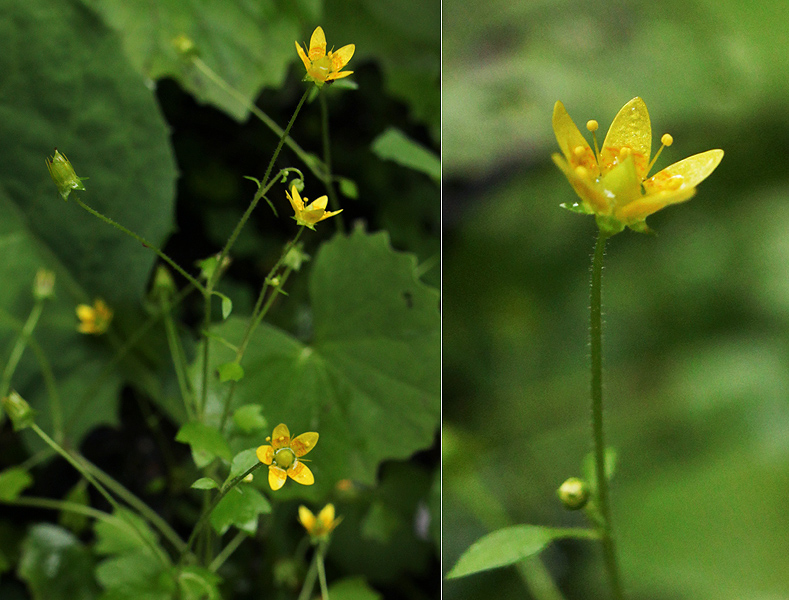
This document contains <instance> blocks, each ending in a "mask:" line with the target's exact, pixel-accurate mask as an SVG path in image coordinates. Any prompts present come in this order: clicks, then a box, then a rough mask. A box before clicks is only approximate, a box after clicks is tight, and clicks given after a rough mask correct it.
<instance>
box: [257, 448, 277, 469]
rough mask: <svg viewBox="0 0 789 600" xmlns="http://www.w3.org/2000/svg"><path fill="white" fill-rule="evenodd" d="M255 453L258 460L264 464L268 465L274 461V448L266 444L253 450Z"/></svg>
mask: <svg viewBox="0 0 789 600" xmlns="http://www.w3.org/2000/svg"><path fill="white" fill-rule="evenodd" d="M255 454H256V455H257V457H258V460H259V461H260V462H262V463H263V464H264V465H270V464H271V463H272V462H274V448H272V447H271V446H269V445H268V444H266V445H265V446H259V447H258V449H257V450H255Z"/></svg>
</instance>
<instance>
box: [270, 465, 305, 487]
mask: <svg viewBox="0 0 789 600" xmlns="http://www.w3.org/2000/svg"><path fill="white" fill-rule="evenodd" d="M288 475H290V478H291V479H292V480H293V481H295V482H296V483H300V484H301V485H312V484H313V483H315V476H314V475H313V474H312V471H310V469H309V467H308V466H307V465H305V464H304V463H303V462H297V463H296V464H295V465H294V466H292V467H291V468H289V469H288ZM270 479H271V478H270V477H269V481H270ZM280 487H282V486H280Z"/></svg>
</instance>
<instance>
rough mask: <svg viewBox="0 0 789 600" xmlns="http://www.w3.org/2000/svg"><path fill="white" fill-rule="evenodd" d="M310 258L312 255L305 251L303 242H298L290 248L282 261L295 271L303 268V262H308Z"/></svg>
mask: <svg viewBox="0 0 789 600" xmlns="http://www.w3.org/2000/svg"><path fill="white" fill-rule="evenodd" d="M309 259H310V255H309V254H307V253H306V252H304V250H303V249H302V245H301V244H297V245H295V246H292V247H291V248H290V250H288V252H287V254H285V258H284V259H283V260H282V262H283V263H284V265H285V266H286V267H290V268H291V269H293V270H294V271H298V270H299V269H301V265H302V263H304V262H307V261H308V260H309Z"/></svg>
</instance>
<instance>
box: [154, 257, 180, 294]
mask: <svg viewBox="0 0 789 600" xmlns="http://www.w3.org/2000/svg"><path fill="white" fill-rule="evenodd" d="M175 292H176V288H175V281H173V276H172V275H171V274H170V271H169V269H168V268H167V267H165V266H164V265H159V266H158V267H156V273H154V276H153V285H152V286H151V296H152V297H153V298H171V297H172V296H173V295H175Z"/></svg>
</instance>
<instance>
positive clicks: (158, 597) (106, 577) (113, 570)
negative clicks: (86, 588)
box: [96, 551, 175, 600]
mask: <svg viewBox="0 0 789 600" xmlns="http://www.w3.org/2000/svg"><path fill="white" fill-rule="evenodd" d="M96 579H98V580H99V583H101V585H102V586H103V587H104V588H105V591H104V594H103V595H102V596H101V600H139V599H141V598H144V599H145V600H172V598H173V596H174V592H175V583H174V581H173V579H172V578H171V577H170V573H169V572H168V571H167V570H166V569H165V568H164V565H162V563H161V561H159V560H158V559H157V558H156V557H154V556H153V555H151V553H150V552H147V553H146V552H143V551H139V552H132V553H127V554H121V555H120V556H114V557H112V558H108V559H107V560H105V561H103V562H102V563H101V564H100V565H99V566H98V567H97V568H96Z"/></svg>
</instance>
